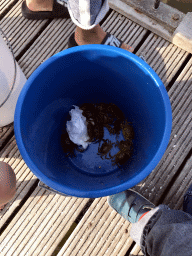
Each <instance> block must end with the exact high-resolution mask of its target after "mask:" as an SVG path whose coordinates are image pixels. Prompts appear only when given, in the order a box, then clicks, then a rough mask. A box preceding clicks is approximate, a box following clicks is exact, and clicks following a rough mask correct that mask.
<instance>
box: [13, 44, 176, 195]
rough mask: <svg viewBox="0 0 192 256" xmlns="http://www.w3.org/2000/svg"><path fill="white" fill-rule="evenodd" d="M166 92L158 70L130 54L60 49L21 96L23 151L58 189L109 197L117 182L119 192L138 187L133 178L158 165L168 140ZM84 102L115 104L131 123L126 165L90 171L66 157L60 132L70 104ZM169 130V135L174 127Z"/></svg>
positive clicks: (19, 116) (31, 162)
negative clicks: (103, 171) (132, 132)
mask: <svg viewBox="0 0 192 256" xmlns="http://www.w3.org/2000/svg"><path fill="white" fill-rule="evenodd" d="M88 48H89V47H88ZM104 48H105V46H104ZM112 48H113V47H112ZM84 49H85V48H84ZM110 49H111V47H110ZM65 53H66V52H65ZM123 53H125V51H123ZM125 56H126V57H125ZM165 93H166V92H165V88H164V85H163V84H162V82H161V81H160V79H159V78H158V77H157V76H156V74H155V73H154V71H152V70H151V69H150V67H149V66H148V65H147V64H145V63H144V62H143V61H142V60H141V61H140V60H139V58H138V57H136V56H133V55H132V54H129V53H128V54H125V55H121V54H119V53H117V52H116V51H108V52H107V51H106V49H103V50H100V51H98V50H97V49H94V48H92V49H91V50H89V49H88V50H87V51H85V50H82V51H75V52H72V51H70V54H64V53H60V54H57V55H55V56H54V57H52V58H51V59H49V60H48V61H47V62H46V63H44V65H42V67H40V68H39V69H38V70H37V71H36V72H35V73H34V74H33V75H32V76H31V77H30V79H29V80H28V82H27V83H26V85H25V88H24V90H23V91H22V94H21V95H20V98H19V101H20V103H18V110H17V111H18V113H16V115H15V116H16V117H17V119H18V120H19V125H17V126H16V129H21V130H20V131H19V132H17V131H16V134H18V133H20V132H21V136H20V139H19V135H18V136H17V138H18V140H17V142H18V141H19V142H18V144H22V145H21V146H20V148H21V147H22V149H21V151H23V153H24V151H25V150H26V152H25V153H24V155H25V157H26V160H27V161H28V164H31V167H33V170H32V171H33V172H34V173H35V175H37V177H39V178H40V179H41V180H42V181H43V182H44V183H46V184H47V185H49V186H50V185H52V187H53V188H54V189H57V190H58V191H60V192H64V193H67V192H68V193H69V194H71V195H75V196H78V195H79V196H85V197H97V196H105V195H107V194H111V193H114V191H115V190H114V189H113V188H115V187H116V191H117V192H119V190H121V191H122V190H123V189H125V188H128V187H132V186H134V185H135V184H136V183H137V182H136V180H135V179H133V177H136V176H137V175H138V174H139V173H141V172H145V174H142V175H141V176H139V178H138V182H140V180H139V179H141V177H144V176H147V175H148V174H149V173H150V172H151V171H152V168H154V160H153V158H154V157H155V156H156V154H157V152H158V150H159V148H160V145H161V144H162V140H166V141H165V142H164V143H165V144H166V145H167V143H168V140H169V136H168V138H165V130H166V126H167V116H166V108H170V106H166V104H167V103H165V100H164V97H165V96H163V95H162V94H165ZM22 101H23V102H22ZM21 102H22V103H21ZM85 102H91V103H99V102H108V103H109V102H111V103H114V104H116V105H117V106H118V107H119V108H120V109H121V110H122V111H123V113H124V114H125V116H126V117H127V119H128V120H129V121H130V122H132V124H133V126H134V129H135V135H136V136H135V140H134V154H133V157H132V158H131V160H130V161H128V164H127V165H126V166H125V167H123V168H121V169H119V168H118V167H117V168H116V171H115V172H111V173H107V172H106V174H105V175H101V174H99V175H92V173H88V172H84V171H83V170H80V169H79V168H77V167H75V166H74V165H73V164H72V163H71V161H70V159H68V158H66V157H65V156H64V154H63V151H62V148H61V145H60V136H61V133H62V129H63V126H64V125H65V120H66V116H67V114H68V112H69V110H70V109H71V107H72V105H77V106H79V105H81V104H82V103H85ZM168 104H169V102H168ZM19 108H20V111H21V112H20V113H19ZM169 111H170V109H169ZM169 116H170V113H169ZM170 118H171V116H170ZM16 122H17V121H16ZM169 126H170V120H169ZM19 127H20V128H19ZM168 130H169V133H167V134H169V135H170V127H169V129H168ZM166 132H167V131H166ZM166 136H167V135H166ZM21 140H22V143H21ZM166 145H164V150H165V147H166ZM160 154H161V156H162V152H161V153H160ZM152 160H153V164H152V165H151V166H150V163H151V161H152ZM156 164H157V163H156ZM150 168H151V169H150ZM132 179H133V180H132ZM131 180H132V182H131ZM52 181H53V182H54V184H52ZM107 190H108V192H107ZM78 191H79V192H78ZM102 191H103V192H102ZM104 191H105V192H104Z"/></svg>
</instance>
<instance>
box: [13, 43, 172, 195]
mask: <svg viewBox="0 0 192 256" xmlns="http://www.w3.org/2000/svg"><path fill="white" fill-rule="evenodd" d="M93 50H99V51H105V54H106V52H107V53H108V55H109V56H110V54H112V55H113V56H114V53H116V54H117V55H118V56H119V54H120V55H121V56H122V57H125V58H127V57H128V58H129V59H130V60H131V61H133V62H134V63H135V64H136V65H138V66H140V67H141V68H142V69H144V70H145V71H146V72H147V73H148V74H149V75H150V76H151V77H152V79H153V80H154V82H155V84H156V85H157V86H158V88H159V90H160V93H161V96H162V98H163V102H164V108H165V124H166V125H165V130H164V134H163V137H162V141H161V143H160V146H159V148H158V150H157V152H156V154H155V155H154V157H153V159H152V160H151V161H150V162H149V164H148V165H147V166H146V167H145V168H144V169H143V170H142V171H141V172H140V173H138V174H136V175H134V176H133V177H132V178H131V179H129V180H128V181H126V182H124V183H122V184H120V185H117V186H113V187H110V188H104V189H100V190H91V191H86V190H83V191H82V190H78V189H75V188H71V187H67V186H65V185H61V184H59V183H58V182H56V181H54V180H51V178H48V177H47V176H46V175H44V174H43V173H41V176H40V175H39V170H38V168H37V167H36V165H35V164H34V163H33V161H32V160H31V158H30V156H29V155H28V153H27V150H26V148H25V146H24V143H23V141H22V134H21V126H20V121H21V120H20V113H21V110H22V106H23V101H24V99H25V96H26V94H27V92H28V90H29V88H30V84H31V83H32V82H33V81H34V79H36V76H37V75H38V74H39V73H40V72H42V71H43V70H44V69H45V68H46V67H47V66H49V65H50V64H51V63H52V62H54V61H57V59H58V58H60V57H64V56H65V55H68V54H75V53H78V52H80V51H83V52H84V51H93ZM171 129H172V111H171V104H170V100H169V97H168V93H167V91H166V89H165V86H164V84H163V82H162V81H161V79H160V78H159V76H158V75H157V74H156V72H155V71H154V70H153V69H152V68H151V67H150V66H149V65H148V64H147V63H146V62H145V61H144V60H142V59H141V58H139V57H138V56H136V55H135V54H133V53H130V52H128V51H126V50H124V49H121V48H116V47H114V46H108V45H97V44H94V45H82V46H77V47H73V48H69V49H67V50H64V51H61V52H59V53H57V54H55V55H53V56H52V57H50V58H49V59H47V60H46V61H45V62H43V63H42V64H41V65H40V66H39V67H38V68H37V69H36V70H35V71H34V72H33V73H32V75H31V76H30V77H29V79H28V80H27V82H26V84H25V85H24V87H23V89H22V91H21V93H20V95H19V98H18V101H17V104H16V109H15V116H14V131H15V138H16V141H17V145H18V148H19V150H20V153H21V155H22V156H23V159H24V161H25V162H26V164H27V166H28V167H29V168H30V169H31V170H33V173H34V174H35V175H36V177H37V178H38V179H39V180H41V181H42V182H43V183H45V184H46V185H47V186H49V187H51V188H53V189H54V190H57V191H58V192H61V193H64V194H66V195H69V196H75V197H82V198H98V197H104V196H109V195H112V194H116V193H119V192H122V191H125V190H127V189H129V188H131V187H133V186H135V185H136V184H138V183H140V182H141V181H142V180H144V179H145V178H146V177H147V176H148V175H149V174H150V173H151V172H152V170H153V169H154V168H155V167H156V166H157V164H158V163H159V161H160V160H161V158H162V157H163V155H164V153H165V150H166V148H167V145H168V143H169V139H170V135H171ZM85 189H86V188H85Z"/></svg>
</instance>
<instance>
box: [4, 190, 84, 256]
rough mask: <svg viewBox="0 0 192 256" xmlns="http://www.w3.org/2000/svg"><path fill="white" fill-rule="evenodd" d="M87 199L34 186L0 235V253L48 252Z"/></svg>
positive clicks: (60, 237)
mask: <svg viewBox="0 0 192 256" xmlns="http://www.w3.org/2000/svg"><path fill="white" fill-rule="evenodd" d="M88 200H89V199H83V198H75V197H64V196H61V195H58V194H55V193H52V192H49V191H47V190H45V189H42V188H39V187H37V188H36V189H35V191H34V192H33V194H32V195H31V196H30V198H29V199H28V200H27V201H26V203H25V204H24V206H23V207H22V208H21V210H20V211H19V212H18V214H17V215H16V216H15V218H14V219H13V220H12V222H11V223H10V224H9V226H8V227H7V228H6V230H5V232H3V234H2V235H1V238H0V243H1V255H21V256H23V255H51V253H53V251H54V250H55V248H56V247H57V245H58V244H59V242H60V241H61V239H62V238H63V236H64V235H65V234H66V233H67V232H68V230H69V229H70V227H71V225H72V224H73V222H74V221H75V219H76V218H77V216H78V215H79V213H80V212H81V210H82V209H83V207H84V206H85V204H86V203H87V202H88ZM37 234H38V235H37ZM37 238H38V239H37Z"/></svg>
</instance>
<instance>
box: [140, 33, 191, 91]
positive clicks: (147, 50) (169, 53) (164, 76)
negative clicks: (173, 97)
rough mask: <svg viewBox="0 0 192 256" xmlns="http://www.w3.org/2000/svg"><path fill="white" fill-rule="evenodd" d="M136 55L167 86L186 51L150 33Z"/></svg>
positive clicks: (182, 60) (181, 62)
mask: <svg viewBox="0 0 192 256" xmlns="http://www.w3.org/2000/svg"><path fill="white" fill-rule="evenodd" d="M137 55H138V56H140V55H142V56H143V57H144V58H145V60H146V62H147V63H148V64H149V65H150V66H151V67H152V68H153V70H154V71H155V72H156V73H157V74H158V76H159V77H160V78H161V80H162V82H163V83H164V85H165V86H166V87H167V85H168V84H169V83H170V81H171V79H172V78H173V77H174V75H175V74H176V72H177V71H178V70H179V68H180V67H181V65H182V64H183V62H184V60H185V59H186V57H187V56H188V53H187V52H186V51H184V50H182V49H181V48H179V47H177V46H175V45H173V44H171V43H169V42H168V41H166V40H165V39H163V38H161V37H159V36H157V35H155V34H153V33H151V34H150V35H149V36H148V38H147V39H146V40H145V42H144V43H143V45H142V46H141V47H140V49H139V50H138V52H137Z"/></svg>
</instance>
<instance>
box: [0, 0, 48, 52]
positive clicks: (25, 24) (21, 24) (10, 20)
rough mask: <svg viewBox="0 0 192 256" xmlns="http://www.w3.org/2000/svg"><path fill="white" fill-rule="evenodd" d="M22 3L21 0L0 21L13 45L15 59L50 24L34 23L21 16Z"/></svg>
mask: <svg viewBox="0 0 192 256" xmlns="http://www.w3.org/2000/svg"><path fill="white" fill-rule="evenodd" d="M22 2H23V0H19V1H18V2H17V3H16V4H15V5H14V7H13V8H11V10H10V11H9V12H8V13H7V14H6V15H5V17H3V18H2V20H1V21H0V26H1V28H2V29H3V31H4V33H5V34H6V36H7V37H8V40H9V41H10V43H11V45H12V48H13V52H14V55H15V57H17V56H18V55H19V54H20V53H21V52H22V51H23V49H24V48H25V47H26V45H27V44H28V43H30V41H31V40H32V39H33V38H34V37H35V36H36V35H37V34H38V32H39V31H41V29H42V28H43V27H44V26H45V24H47V23H48V20H42V21H36V20H34V21H33V20H28V19H25V18H24V17H23V16H22V14H21V4H22Z"/></svg>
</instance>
